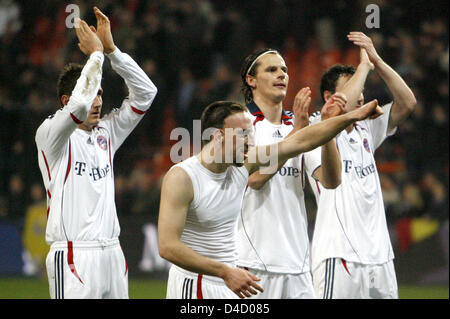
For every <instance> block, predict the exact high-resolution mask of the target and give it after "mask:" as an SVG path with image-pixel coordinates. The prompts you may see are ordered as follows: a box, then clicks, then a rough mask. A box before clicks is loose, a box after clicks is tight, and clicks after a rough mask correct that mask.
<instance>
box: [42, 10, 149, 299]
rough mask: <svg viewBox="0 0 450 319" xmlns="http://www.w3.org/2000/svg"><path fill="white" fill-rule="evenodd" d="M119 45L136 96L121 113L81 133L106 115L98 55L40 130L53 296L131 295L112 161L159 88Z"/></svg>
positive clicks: (119, 66)
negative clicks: (91, 120) (94, 114)
mask: <svg viewBox="0 0 450 319" xmlns="http://www.w3.org/2000/svg"><path fill="white" fill-rule="evenodd" d="M96 15H99V13H98V12H96ZM86 26H87V25H86ZM86 32H88V31H86ZM77 35H78V34H77ZM80 41H81V40H80ZM113 48H115V49H114V50H112V49H111V50H110V51H109V52H108V53H106V55H107V56H108V58H109V59H110V61H111V66H112V68H113V70H115V71H116V72H117V73H118V74H119V75H120V76H121V77H122V78H123V79H124V80H125V83H126V84H127V86H128V89H129V94H130V96H129V98H126V99H125V100H124V101H123V103H122V106H121V108H120V109H115V110H113V111H112V112H111V113H110V114H108V115H106V116H105V117H103V118H101V119H100V120H99V121H98V124H97V125H95V126H93V127H92V129H91V130H86V129H84V128H83V129H82V125H84V123H85V122H84V120H85V119H86V118H89V117H90V116H92V112H93V110H94V109H95V110H99V111H98V112H100V110H101V102H99V100H98V99H97V98H96V97H97V92H99V90H101V88H100V83H101V76H102V64H103V60H104V57H103V53H102V52H98V51H97V52H93V53H92V54H91V55H90V57H89V59H88V61H87V62H86V64H85V66H84V67H83V69H82V71H81V76H80V78H79V79H78V81H77V82H76V85H75V88H74V89H73V91H72V94H71V96H70V98H69V100H68V103H67V105H65V106H64V107H63V108H62V109H60V110H59V111H57V112H56V113H55V114H54V115H53V116H51V117H49V118H48V119H46V120H45V121H44V122H43V123H42V124H41V126H40V127H39V128H38V130H37V132H36V145H37V150H38V157H39V167H40V170H41V173H42V177H43V180H44V185H45V189H46V190H47V195H48V196H47V207H48V209H47V215H48V221H47V229H46V241H47V243H48V244H49V245H51V248H50V251H49V253H48V256H47V272H48V277H49V284H50V294H51V297H52V298H128V272H127V265H126V261H125V259H124V255H123V252H122V249H121V247H120V244H119V239H118V237H119V235H120V226H119V222H118V218H117V212H116V207H115V203H114V201H115V200H114V173H113V160H114V155H115V153H116V151H117V149H118V148H119V147H120V145H121V144H122V143H123V142H124V140H125V139H126V137H127V136H128V135H129V134H130V133H131V131H132V130H133V129H134V128H135V127H136V125H137V124H138V122H139V121H140V120H141V119H142V117H143V114H145V112H146V111H147V110H148V108H149V107H150V105H151V103H152V101H153V99H154V97H155V95H156V92H157V90H156V87H155V86H154V85H153V83H152V82H151V80H150V79H149V78H148V77H147V75H146V74H145V73H144V71H143V70H142V69H141V68H140V67H139V66H138V65H137V64H136V62H135V61H134V60H133V59H132V58H131V57H130V56H129V55H127V54H126V53H122V52H121V51H120V50H119V49H118V48H117V47H115V46H113ZM111 51H112V52H111ZM100 101H101V99H100ZM91 105H92V107H91ZM94 106H95V107H94ZM98 117H99V115H98ZM86 121H87V120H86Z"/></svg>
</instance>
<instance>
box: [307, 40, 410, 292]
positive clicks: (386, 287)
mask: <svg viewBox="0 0 450 319" xmlns="http://www.w3.org/2000/svg"><path fill="white" fill-rule="evenodd" d="M348 39H349V40H350V41H352V42H353V43H354V44H356V45H358V46H359V47H360V48H361V62H360V64H359V65H358V67H357V68H356V69H355V68H354V67H351V66H343V65H336V66H334V67H332V68H331V69H329V70H328V71H327V72H326V73H325V74H324V76H323V77H322V83H321V93H322V97H323V99H324V100H325V101H326V100H328V99H329V98H330V97H331V96H332V94H333V93H334V92H342V93H344V94H345V95H346V96H347V99H348V104H347V106H346V109H347V111H352V110H355V109H358V108H360V107H361V105H362V104H363V103H364V96H363V95H362V91H363V88H364V83H365V80H366V77H367V75H368V73H369V72H370V71H371V70H372V69H374V70H375V71H376V72H377V73H378V75H379V76H380V77H381V78H382V79H383V81H384V82H385V83H386V85H387V87H388V88H389V90H390V92H391V93H392V96H393V98H394V101H393V102H391V103H389V104H387V105H385V106H383V110H384V114H383V115H382V116H380V117H378V118H376V119H366V120H364V121H358V122H356V123H354V124H352V125H349V126H348V127H347V128H346V129H345V130H343V131H342V132H341V133H339V134H338V135H337V136H336V138H335V140H336V144H337V146H338V149H339V153H340V156H341V160H342V172H341V173H340V174H341V177H342V182H341V184H340V185H339V186H338V187H337V188H336V189H334V190H331V189H325V188H323V187H322V186H321V185H320V182H318V183H317V185H318V188H317V191H318V193H320V195H319V203H318V211H317V217H316V223H315V228H314V235H313V241H312V266H313V281H314V286H315V290H316V293H317V296H318V297H319V298H324V299H340V298H398V292H397V280H396V275H395V269H394V263H393V259H394V253H393V250H392V246H391V242H390V239H389V233H388V228H387V224H386V216H385V210H384V204H383V197H382V191H381V186H380V180H379V176H378V171H377V166H376V163H375V158H374V153H375V150H376V149H377V148H378V147H379V146H380V145H381V144H382V142H383V141H384V140H385V139H386V138H387V137H388V136H390V135H392V134H394V133H395V131H396V128H397V126H398V125H399V124H400V123H402V122H403V121H404V120H405V119H406V118H407V116H408V115H409V114H410V113H411V112H412V111H413V109H414V107H415V104H416V99H415V97H414V94H413V93H412V91H411V90H410V88H409V87H408V86H407V85H406V83H405V82H404V81H403V80H402V78H401V77H400V76H399V75H398V74H397V73H396V72H395V71H394V70H393V69H392V68H391V67H389V66H388V65H387V64H386V63H385V62H384V61H383V60H382V59H381V58H380V57H379V55H378V54H377V52H376V50H375V48H374V46H373V44H372V41H371V39H370V38H369V37H367V36H366V35H365V34H363V33H361V32H351V33H350V34H349V35H348ZM313 126H314V125H313Z"/></svg>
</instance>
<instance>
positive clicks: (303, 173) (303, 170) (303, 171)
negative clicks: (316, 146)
mask: <svg viewBox="0 0 450 319" xmlns="http://www.w3.org/2000/svg"><path fill="white" fill-rule="evenodd" d="M304 166H305V156H302V164H301V170H302V188H305V169H304Z"/></svg>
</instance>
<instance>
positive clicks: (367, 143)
mask: <svg viewBox="0 0 450 319" xmlns="http://www.w3.org/2000/svg"><path fill="white" fill-rule="evenodd" d="M363 145H364V148H365V149H366V151H367V152H369V153H370V147H369V141H367V138H365V139H364V140H363Z"/></svg>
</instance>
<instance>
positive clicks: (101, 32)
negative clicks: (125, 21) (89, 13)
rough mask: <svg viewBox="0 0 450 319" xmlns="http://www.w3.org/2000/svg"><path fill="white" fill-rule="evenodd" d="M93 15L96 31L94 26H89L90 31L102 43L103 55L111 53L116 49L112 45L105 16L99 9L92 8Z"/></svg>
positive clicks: (108, 23)
mask: <svg viewBox="0 0 450 319" xmlns="http://www.w3.org/2000/svg"><path fill="white" fill-rule="evenodd" d="M94 14H95V17H96V18H97V29H95V27H94V26H91V27H90V28H91V30H92V31H94V32H95V33H96V34H97V36H98V37H99V39H100V40H101V41H102V44H103V48H104V50H105V53H106V54H108V53H111V52H113V51H114V50H115V49H116V46H115V45H114V40H113V37H112V33H111V23H110V22H109V19H108V17H107V16H106V15H104V14H103V12H101V11H100V9H99V8H97V7H94Z"/></svg>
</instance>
